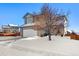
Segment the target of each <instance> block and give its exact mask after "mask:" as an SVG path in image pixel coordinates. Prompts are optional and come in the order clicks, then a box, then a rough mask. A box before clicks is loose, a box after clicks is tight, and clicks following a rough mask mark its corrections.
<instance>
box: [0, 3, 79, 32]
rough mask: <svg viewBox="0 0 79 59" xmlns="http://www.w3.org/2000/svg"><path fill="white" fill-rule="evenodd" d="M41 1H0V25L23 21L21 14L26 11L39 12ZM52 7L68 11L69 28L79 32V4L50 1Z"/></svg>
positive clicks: (20, 23) (19, 23) (18, 23)
mask: <svg viewBox="0 0 79 59" xmlns="http://www.w3.org/2000/svg"><path fill="white" fill-rule="evenodd" d="M42 5H43V4H42V3H16V4H15V3H6V4H5V3H0V26H1V25H4V24H17V25H22V24H23V23H24V20H23V18H22V17H23V16H24V15H25V14H26V13H27V12H30V13H33V12H39V11H40V8H41V7H42ZM49 5H50V7H52V8H58V9H62V10H63V11H65V12H67V11H70V15H69V17H68V20H69V29H71V30H75V31H78V32H79V7H78V6H79V4H77V3H72V4H71V3H69V4H68V3H54V4H53V3H51V4H49Z"/></svg>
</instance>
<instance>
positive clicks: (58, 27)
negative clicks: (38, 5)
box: [23, 13, 67, 37]
mask: <svg viewBox="0 0 79 59" xmlns="http://www.w3.org/2000/svg"><path fill="white" fill-rule="evenodd" d="M23 18H24V25H23V36H24V37H29V36H41V35H43V34H44V33H46V32H47V31H46V27H45V26H46V23H45V17H44V15H43V14H37V15H33V14H30V13H27V14H25V15H24V17H23ZM56 20H57V21H56V22H54V23H53V24H52V29H51V34H54V35H64V34H65V32H66V25H67V18H66V17H65V16H56ZM63 24H64V25H63Z"/></svg>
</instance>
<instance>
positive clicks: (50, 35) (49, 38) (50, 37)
mask: <svg viewBox="0 0 79 59" xmlns="http://www.w3.org/2000/svg"><path fill="white" fill-rule="evenodd" d="M49 41H51V34H50V33H49Z"/></svg>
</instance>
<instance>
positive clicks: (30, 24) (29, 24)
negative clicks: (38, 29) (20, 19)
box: [23, 23, 35, 26]
mask: <svg viewBox="0 0 79 59" xmlns="http://www.w3.org/2000/svg"><path fill="white" fill-rule="evenodd" d="M33 25H35V23H28V24H24V25H23V26H33Z"/></svg>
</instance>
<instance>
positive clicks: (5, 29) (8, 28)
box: [2, 24, 19, 33]
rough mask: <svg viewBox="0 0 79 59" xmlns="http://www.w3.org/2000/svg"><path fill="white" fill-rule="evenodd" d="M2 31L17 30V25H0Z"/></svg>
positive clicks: (13, 31)
mask: <svg viewBox="0 0 79 59" xmlns="http://www.w3.org/2000/svg"><path fill="white" fill-rule="evenodd" d="M2 32H4V33H16V32H19V27H18V26H17V25H13V24H8V25H2Z"/></svg>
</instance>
